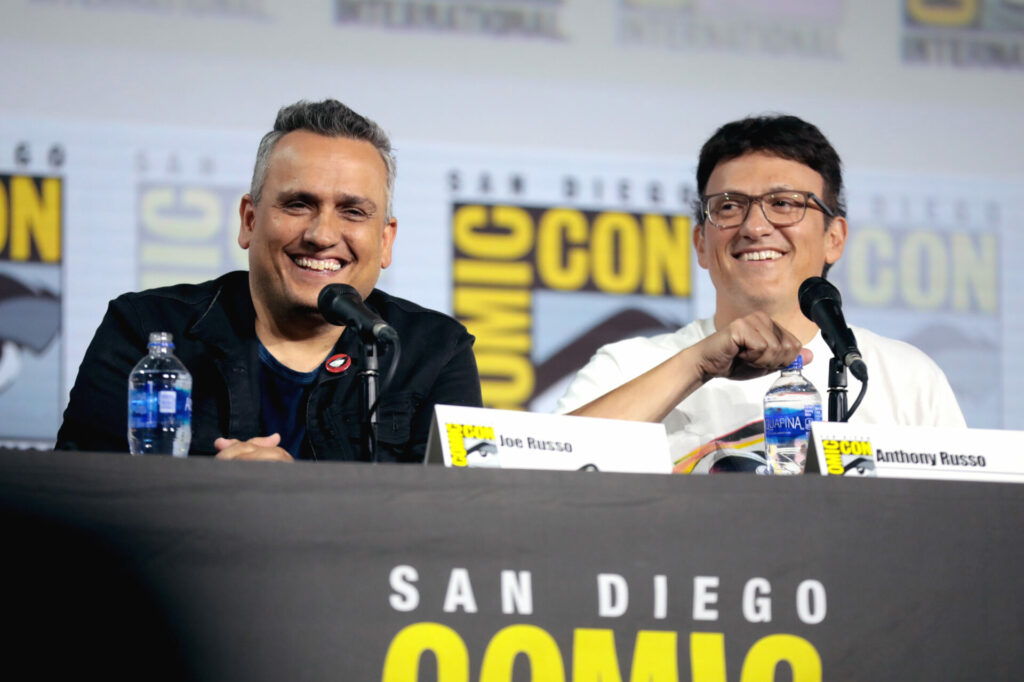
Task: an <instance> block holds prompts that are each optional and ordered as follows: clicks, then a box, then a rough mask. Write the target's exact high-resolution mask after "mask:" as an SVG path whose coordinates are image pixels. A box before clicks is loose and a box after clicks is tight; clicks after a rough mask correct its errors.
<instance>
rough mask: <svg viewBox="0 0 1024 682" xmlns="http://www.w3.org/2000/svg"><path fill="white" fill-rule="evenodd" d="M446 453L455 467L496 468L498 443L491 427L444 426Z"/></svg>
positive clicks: (497, 464) (471, 425) (470, 425)
mask: <svg viewBox="0 0 1024 682" xmlns="http://www.w3.org/2000/svg"><path fill="white" fill-rule="evenodd" d="M444 427H445V435H446V436H447V438H448V452H449V454H450V455H451V458H452V466H455V467H467V466H474V467H481V466H483V467H498V466H501V465H500V464H499V462H498V443H497V438H496V437H495V436H494V427H493V426H477V425H474V424H445V425H444Z"/></svg>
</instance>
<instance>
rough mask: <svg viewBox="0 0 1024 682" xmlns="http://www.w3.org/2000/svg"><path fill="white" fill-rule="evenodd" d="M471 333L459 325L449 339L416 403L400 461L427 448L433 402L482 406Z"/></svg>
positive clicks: (415, 457)
mask: <svg viewBox="0 0 1024 682" xmlns="http://www.w3.org/2000/svg"><path fill="white" fill-rule="evenodd" d="M473 341H474V338H473V336H472V335H471V334H470V333H469V332H467V331H466V330H465V329H460V333H459V334H458V336H457V337H456V338H455V339H453V340H452V345H453V351H452V353H451V354H450V355H448V357H447V361H446V362H445V363H444V365H443V366H442V367H441V369H440V371H439V372H438V374H437V377H436V379H435V380H434V383H433V385H432V386H431V387H430V390H429V391H428V392H427V395H426V396H425V398H424V399H423V402H422V403H420V404H419V405H418V406H417V409H416V411H415V414H414V415H413V419H412V428H411V432H410V434H409V436H410V438H409V442H408V443H407V444H406V446H405V448H403V449H404V452H405V454H404V455H403V456H402V457H401V458H400V459H401V460H402V461H410V462H422V461H423V459H424V456H425V454H426V451H427V440H428V438H429V436H430V425H431V421H432V420H433V418H434V406H435V405H464V406H466V407H483V398H482V397H481V394H480V374H479V372H478V371H477V366H476V356H474V355H473Z"/></svg>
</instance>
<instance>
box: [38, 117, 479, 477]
mask: <svg viewBox="0 0 1024 682" xmlns="http://www.w3.org/2000/svg"><path fill="white" fill-rule="evenodd" d="M394 182H395V160H394V157H393V155H392V151H391V143H390V141H389V140H388V137H387V135H386V134H385V133H384V131H383V130H382V129H381V128H380V126H378V125H377V124H376V123H374V122H373V121H371V120H369V119H367V118H365V117H363V116H361V115H359V114H358V113H356V112H355V111H353V110H351V109H349V108H348V107H347V106H345V105H344V104H342V103H341V102H338V101H335V100H325V101H323V102H305V101H302V102H298V103H296V104H293V105H291V106H287V107H284V108H283V109H281V110H280V112H278V116H277V121H276V122H275V124H274V128H273V130H272V131H270V132H269V133H267V134H266V135H265V136H264V137H263V140H262V141H261V142H260V146H259V149H258V151H257V156H256V164H255V168H254V170H253V178H252V185H251V190H250V192H249V193H248V194H246V195H245V196H244V197H242V201H241V205H240V207H239V217H240V223H241V224H240V227H239V233H238V244H239V245H240V246H241V247H242V248H243V249H246V250H247V251H248V254H249V271H248V272H232V273H228V274H226V275H224V276H222V277H220V278H218V279H216V280H213V281H210V282H205V283H203V284H195V285H192V284H181V285H177V286H172V287H165V288H161V289H152V290H148V291H143V292H139V293H129V294H124V295H122V296H120V297H118V298H117V299H115V300H114V301H112V302H111V303H110V307H109V308H108V310H107V314H106V316H105V317H104V319H103V322H102V323H101V324H100V327H99V329H98V330H97V332H96V335H95V337H94V338H93V340H92V343H91V344H90V345H89V349H88V350H87V351H86V355H85V359H84V360H83V362H82V365H81V367H80V369H79V373H78V378H77V380H76V382H75V386H74V388H73V389H72V391H71V398H70V401H69V404H68V408H67V410H66V411H65V413H64V423H63V425H62V426H61V429H60V432H59V434H58V437H57V448H58V449H81V450H106V451H124V452H126V451H127V450H128V441H127V429H128V425H127V416H126V412H127V401H128V392H127V386H128V375H129V373H130V372H131V370H132V367H133V366H134V365H135V363H136V362H137V361H138V360H139V359H140V358H141V357H143V356H144V355H145V354H146V341H147V338H148V336H149V333H150V332H155V331H165V332H171V333H172V334H173V337H174V342H175V346H176V348H175V354H176V355H177V356H178V357H179V358H180V359H181V360H182V362H184V364H185V366H186V367H187V368H188V369H189V371H190V372H191V374H192V377H193V380H194V390H193V394H192V399H193V407H192V434H193V436H192V445H191V454H196V455H216V456H217V457H219V458H222V459H264V460H282V461H288V460H291V459H338V460H356V459H360V458H362V457H363V456H364V448H362V441H363V435H362V434H361V428H360V424H361V419H362V418H361V414H362V412H363V410H364V406H363V405H362V404H361V397H360V392H361V386H360V379H359V373H360V371H361V370H362V369H363V368H362V367H360V362H361V355H362V353H361V348H362V345H361V344H362V342H361V339H360V337H359V334H358V333H357V331H356V330H355V329H352V328H350V327H340V326H335V325H333V324H330V323H329V322H328V321H327V320H325V319H324V316H323V315H322V314H321V313H320V310H319V309H318V297H319V295H320V292H321V291H322V290H323V288H324V287H325V286H327V285H329V284H345V285H349V286H351V287H352V288H354V289H355V291H356V292H358V294H359V297H360V298H362V299H363V300H364V302H365V304H366V305H367V306H368V307H369V308H370V310H371V312H373V313H374V314H376V315H377V316H379V317H380V318H381V319H383V320H384V321H386V322H387V323H388V324H389V325H390V326H391V327H392V328H394V330H396V331H397V333H398V336H399V338H401V339H402V340H403V341H404V344H403V352H402V353H401V356H400V357H399V358H398V359H397V365H396V367H395V371H394V375H393V377H392V378H391V380H390V382H389V384H388V386H389V387H388V388H387V390H386V391H385V392H382V394H381V397H380V400H379V405H378V407H377V410H376V415H377V429H376V431H377V453H378V458H379V459H380V460H381V461H398V462H417V461H422V460H423V455H424V450H425V447H426V441H427V436H428V434H429V428H430V420H431V417H432V413H433V406H434V405H436V404H439V403H444V404H455V405H469V406H479V405H480V404H481V396H480V381H479V375H478V373H477V368H476V360H475V358H474V356H473V351H472V345H473V337H472V336H471V335H470V334H469V333H468V332H467V331H466V329H465V328H464V327H463V326H462V325H461V324H459V323H458V322H456V321H455V320H453V319H452V318H450V317H448V316H447V315H443V314H441V313H439V312H435V311H432V310H427V309H425V308H422V307H420V306H418V305H416V304H415V303H412V302H410V301H406V300H403V299H400V298H397V297H394V296H390V295H388V294H386V293H384V292H383V291H380V290H378V289H376V288H375V286H376V284H377V280H378V278H379V277H380V273H381V270H382V269H383V268H386V267H388V266H389V265H390V264H391V259H392V248H393V245H394V242H395V236H396V234H397V230H398V221H397V220H396V218H395V217H394V215H393V211H392V194H393V191H394ZM394 354H395V350H394V348H393V347H392V348H390V350H389V349H387V348H385V352H384V354H383V355H382V356H381V358H380V366H381V367H382V368H383V367H388V366H389V363H390V361H391V359H392V358H393V357H394Z"/></svg>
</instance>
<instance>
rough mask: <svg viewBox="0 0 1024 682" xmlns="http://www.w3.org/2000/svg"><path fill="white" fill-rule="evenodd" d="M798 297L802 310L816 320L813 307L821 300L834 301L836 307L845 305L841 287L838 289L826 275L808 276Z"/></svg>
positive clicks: (807, 316)
mask: <svg viewBox="0 0 1024 682" xmlns="http://www.w3.org/2000/svg"><path fill="white" fill-rule="evenodd" d="M797 298H798V299H799V301H800V311H801V312H802V313H803V314H804V316H805V317H806V318H807V319H809V320H811V321H812V322H815V323H816V321H815V319H814V317H813V316H812V315H811V309H812V308H814V305H815V304H816V303H819V302H821V301H834V302H835V304H836V307H841V306H842V305H843V297H842V296H840V295H839V289H836V287H835V285H834V284H832V282H829V281H828V280H827V279H825V278H824V277H808V278H807V279H805V280H804V281H803V284H801V285H800V290H799V291H798V292H797Z"/></svg>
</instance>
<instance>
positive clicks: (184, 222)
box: [0, 118, 1024, 447]
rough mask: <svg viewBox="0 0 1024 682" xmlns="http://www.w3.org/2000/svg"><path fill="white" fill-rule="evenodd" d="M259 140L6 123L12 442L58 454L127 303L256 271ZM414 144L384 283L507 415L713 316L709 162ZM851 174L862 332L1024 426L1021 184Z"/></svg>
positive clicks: (3, 226)
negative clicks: (915, 350)
mask: <svg viewBox="0 0 1024 682" xmlns="http://www.w3.org/2000/svg"><path fill="white" fill-rule="evenodd" d="M258 138H259V134H258V133H246V134H242V133H238V134H225V133H224V132H212V131H208V130H195V129H168V128H153V127H137V126H135V127H133V126H124V125H119V126H111V125H102V124H88V125H86V124H78V125H70V124H63V123H61V124H58V123H52V124H48V125H44V124H43V123H40V122H38V121H31V122H29V121H26V120H22V119H13V118H0V152H2V153H0V160H3V159H6V161H3V165H2V166H0V336H2V339H0V343H2V346H0V348H2V354H0V437H2V438H3V439H4V440H6V441H7V442H19V443H35V444H38V445H42V446H44V447H45V446H46V445H47V444H48V443H49V444H52V440H53V438H54V436H55V433H56V429H57V427H58V426H59V423H60V415H61V411H62V409H63V406H64V404H65V402H66V396H67V391H68V390H69V388H70V385H71V383H72V382H73V380H74V377H75V373H76V371H77V367H78V364H79V362H80V360H81V357H82V355H83V354H84V351H85V347H86V345H87V344H88V342H89V340H90V338H91V336H92V333H93V331H94V330H95V328H96V326H97V325H98V323H99V320H100V319H101V317H102V315H103V313H104V311H105V308H106V304H107V301H108V300H109V299H111V298H113V297H115V296H116V295H118V294H119V293H121V292H124V291H129V290H136V289H141V288H147V287H153V286H160V285H164V284H170V283H175V282H180V281H202V280H205V279H208V278H212V277H215V276H217V275H219V274H220V273H222V272H225V271H228V270H232V269H239V268H245V267H246V254H245V252H244V251H242V250H241V249H240V248H239V247H238V246H237V243H236V236H237V229H238V217H237V207H238V200H239V198H240V197H241V195H242V194H243V193H244V192H245V191H247V189H248V184H249V179H250V174H251V164H252V160H253V154H254V149H255V147H256V143H257V141H258ZM398 146H399V154H398V164H399V169H400V170H399V178H400V180H399V183H398V190H397V194H396V214H397V216H398V220H399V230H398V239H397V242H396V247H395V259H394V264H393V265H392V267H391V268H390V269H389V270H386V271H385V272H384V275H383V277H382V279H381V281H380V284H379V286H380V287H381V288H383V289H385V290H388V291H390V292H392V293H395V294H397V295H400V296H406V297H409V298H412V299H414V300H416V301H418V302H420V303H422V304H424V305H427V306H429V307H433V308H437V309H439V310H443V311H446V312H448V313H450V314H452V315H453V316H455V317H456V318H458V319H459V320H460V321H462V322H463V323H465V324H466V325H467V327H468V328H469V329H470V331H471V332H472V333H473V334H474V335H475V336H476V346H475V350H476V356H477V361H478V363H479V367H480V372H481V378H482V381H483V392H484V400H485V403H486V404H487V406H490V407H499V408H512V409H528V410H534V411H548V410H550V409H551V408H552V407H553V405H554V402H555V401H556V400H557V398H558V397H559V396H560V394H561V392H562V390H563V389H564V387H565V385H566V383H567V382H568V380H569V379H571V377H572V375H573V373H574V371H575V370H576V369H578V368H579V367H581V366H582V365H583V364H584V363H585V362H586V360H587V359H588V358H589V357H590V355H591V354H592V353H593V351H594V350H595V349H596V348H597V347H598V346H599V345H601V344H603V343H607V342H610V341H613V340H616V339H619V338H622V337H625V336H631V335H638V334H651V333H660V332H664V331H668V330H674V329H676V328H678V327H679V326H681V325H683V324H686V323H687V322H689V321H691V320H692V319H694V318H696V317H705V316H710V315H711V314H712V313H713V310H714V291H713V289H712V287H711V285H710V282H709V281H708V279H707V275H706V273H705V271H703V270H701V269H700V267H699V266H698V265H697V262H696V258H695V257H694V254H693V253H692V246H691V244H692V234H691V232H692V230H693V228H694V223H693V218H692V204H693V200H694V198H695V188H694V186H693V184H692V180H691V179H690V176H691V173H692V168H693V167H694V165H695V159H694V158H692V157H690V158H641V157H623V156H608V155H600V154H587V155H584V154H578V155H569V154H552V153H540V152H536V153H530V152H523V151H513V150H508V149H502V148H494V149H489V150H481V149H459V148H450V147H445V148H439V147H437V146H430V145H416V144H413V143H401V144H399V145H398ZM848 178H849V180H848V186H849V197H848V203H849V209H850V210H849V218H850V225H851V228H850V238H849V242H848V244H847V247H846V251H845V254H844V256H843V259H842V260H841V261H840V264H839V265H838V266H837V267H836V268H834V269H833V272H832V274H831V275H830V278H831V279H832V280H833V281H834V282H835V283H836V284H837V286H838V287H839V289H840V290H841V291H842V294H843V299H844V310H845V313H846V317H847V320H848V321H849V322H850V323H851V324H856V325H858V326H863V327H869V328H871V329H873V330H876V331H878V332H881V333H883V334H886V335H888V336H891V337H895V338H898V339H902V340H905V341H908V342H910V343H912V344H914V345H916V346H918V347H920V348H922V349H923V350H924V351H925V352H927V353H928V354H929V355H930V356H931V357H932V358H934V359H935V360H936V362H938V364H939V365H940V366H941V367H942V368H943V370H944V371H945V372H946V374H947V376H948V377H949V379H950V382H951V383H952V385H953V388H954V390H955V391H956V394H957V396H958V398H959V400H960V404H961V406H962V408H963V410H964V412H965V414H966V416H967V421H968V424H969V425H970V426H972V427H979V428H980V427H988V428H1022V427H1024V421H1022V420H1024V415H1022V413H1021V412H1020V410H1018V409H1014V404H1015V400H1014V391H1015V389H1016V387H1017V386H1019V385H1021V384H1022V383H1024V376H1022V372H1024V371H1022V370H1021V369H1020V368H1019V363H1016V362H1011V361H1010V359H1011V358H1014V357H1019V355H1020V354H1021V352H1022V351H1024V348H1022V346H1024V329H1022V326H1024V321H1022V319H1021V316H1020V314H1019V311H1020V310H1021V304H1022V301H1021V297H1022V292H1024V274H1021V270H1020V269H1019V268H1013V267H1010V266H1009V264H1010V263H1013V262H1014V261H1016V260H1018V259H1020V258H1021V257H1024V243H1022V241H1024V235H1022V234H1021V232H1020V230H1018V229H1015V228H1016V227H1017V226H1018V225H1020V224H1022V222H1024V220H1022V218H1024V208H1022V206H1021V204H1020V202H1019V201H1018V197H1019V194H1020V193H1019V188H1018V187H1017V186H1015V185H1013V184H1012V183H1004V184H1000V182H999V181H998V180H981V179H965V178H962V177H953V176H946V175H940V174H936V175H934V176H922V175H921V174H913V175H909V174H906V175H900V174H894V173H891V172H888V173H883V172H870V171H865V170H859V169H853V170H851V171H849V172H848ZM819 390H824V387H819ZM897 391H898V388H897ZM111 409H118V408H117V406H112V407H111Z"/></svg>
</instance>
